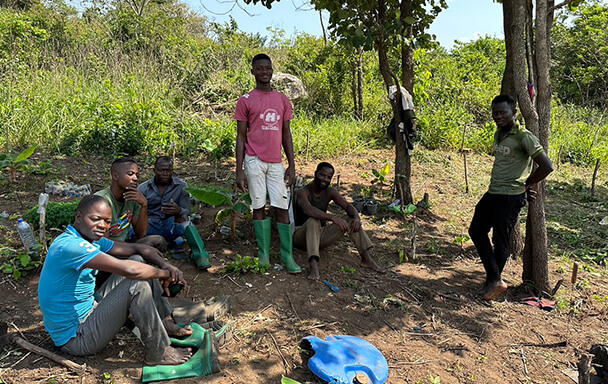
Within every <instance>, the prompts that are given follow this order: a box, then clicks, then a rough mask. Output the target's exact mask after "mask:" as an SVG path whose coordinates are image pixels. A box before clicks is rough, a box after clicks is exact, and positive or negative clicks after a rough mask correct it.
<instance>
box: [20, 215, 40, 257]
mask: <svg viewBox="0 0 608 384" xmlns="http://www.w3.org/2000/svg"><path fill="white" fill-rule="evenodd" d="M17 232H19V237H21V242H22V243H23V246H24V247H25V249H27V250H28V251H31V250H33V249H34V248H35V247H36V244H37V243H36V239H35V238H34V231H32V227H30V225H29V224H28V223H27V222H26V221H25V220H23V219H19V220H17Z"/></svg>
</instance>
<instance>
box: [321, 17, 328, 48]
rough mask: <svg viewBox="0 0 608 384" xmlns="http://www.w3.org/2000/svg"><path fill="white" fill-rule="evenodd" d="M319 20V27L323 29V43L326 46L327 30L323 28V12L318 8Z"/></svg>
mask: <svg viewBox="0 0 608 384" xmlns="http://www.w3.org/2000/svg"><path fill="white" fill-rule="evenodd" d="M319 20H320V21H321V29H322V30H323V43H324V44H325V46H327V31H326V30H325V23H324V22H323V12H322V11H321V10H319Z"/></svg>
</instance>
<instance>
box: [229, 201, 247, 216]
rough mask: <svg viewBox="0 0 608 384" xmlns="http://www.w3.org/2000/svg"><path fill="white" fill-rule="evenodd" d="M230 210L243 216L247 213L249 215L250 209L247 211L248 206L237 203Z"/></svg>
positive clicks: (240, 202)
mask: <svg viewBox="0 0 608 384" xmlns="http://www.w3.org/2000/svg"><path fill="white" fill-rule="evenodd" d="M232 210H233V211H234V212H237V213H241V214H243V215H246V214H248V213H249V211H250V209H249V205H247V204H245V203H243V202H242V201H239V202H237V203H236V204H234V205H233V206H232Z"/></svg>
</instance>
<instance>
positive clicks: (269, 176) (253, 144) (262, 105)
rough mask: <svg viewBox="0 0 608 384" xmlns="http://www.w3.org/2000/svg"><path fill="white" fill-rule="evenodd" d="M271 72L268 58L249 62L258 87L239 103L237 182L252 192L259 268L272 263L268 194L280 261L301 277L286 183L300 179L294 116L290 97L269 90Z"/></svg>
mask: <svg viewBox="0 0 608 384" xmlns="http://www.w3.org/2000/svg"><path fill="white" fill-rule="evenodd" d="M272 71H273V70H272V61H271V60H270V57H268V55H265V54H263V53H260V54H258V55H255V56H254V57H253V59H252V60H251V74H253V76H254V77H255V88H254V89H253V90H252V91H251V92H249V93H246V94H245V95H243V96H241V98H240V99H239V101H238V102H237V104H236V111H235V112H234V119H235V120H236V121H237V136H236V183H237V186H238V187H239V188H241V189H242V190H245V189H249V194H250V196H251V201H252V207H253V226H254V228H255V235H256V238H257V241H258V257H259V264H260V265H269V264H270V235H271V225H270V218H266V213H265V208H266V195H268V196H269V197H270V205H271V206H273V207H274V208H275V212H276V220H277V230H278V231H279V237H280V239H281V262H282V263H283V264H285V266H286V268H287V271H288V272H290V273H298V272H302V269H301V268H300V267H299V266H298V264H296V262H295V261H294V260H293V252H292V241H293V240H292V236H291V226H290V225H289V214H288V212H287V210H288V209H289V198H288V196H287V186H286V185H285V179H287V180H288V186H291V185H293V183H294V181H295V176H296V170H295V165H294V161H293V141H292V138H291V130H290V128H289V122H290V120H292V119H293V112H292V110H291V103H290V102H289V99H288V98H287V96H285V95H284V94H282V93H280V92H278V91H276V90H274V89H272V87H271V86H270V80H271V79H272ZM281 147H282V148H283V149H284V150H285V155H286V156H287V161H288V162H289V166H288V167H287V171H285V168H284V167H283V162H282V156H281V155H282V154H281ZM243 168H244V169H243ZM245 175H246V176H247V177H245Z"/></svg>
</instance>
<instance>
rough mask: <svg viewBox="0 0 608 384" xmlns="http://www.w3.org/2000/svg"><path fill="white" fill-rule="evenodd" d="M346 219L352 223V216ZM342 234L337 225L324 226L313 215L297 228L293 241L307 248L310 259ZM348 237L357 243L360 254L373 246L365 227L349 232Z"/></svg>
mask: <svg viewBox="0 0 608 384" xmlns="http://www.w3.org/2000/svg"><path fill="white" fill-rule="evenodd" d="M346 221H347V222H348V224H349V225H350V224H351V223H352V219H351V218H350V217H348V218H346ZM342 236H344V232H342V230H341V229H340V227H338V226H337V225H335V224H329V225H326V226H324V227H322V226H321V222H320V221H319V220H317V219H313V218H312V217H311V218H309V219H308V220H306V222H305V223H304V225H302V226H299V227H297V228H296V231H295V232H294V233H293V243H294V245H295V246H297V247H299V248H303V249H306V251H307V252H308V258H309V259H310V258H311V257H313V256H316V257H319V251H321V250H322V249H325V248H327V247H329V246H330V245H332V244H333V243H335V242H337V241H338V240H340V238H341V237H342ZM348 237H350V239H351V240H352V241H353V243H355V247H357V251H359V254H362V253H363V252H365V251H367V250H368V249H370V248H371V247H372V246H373V244H372V242H371V240H370V239H369V236H367V233H365V231H364V230H363V228H361V229H360V230H359V232H354V233H353V232H349V233H348Z"/></svg>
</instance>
